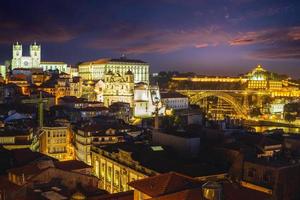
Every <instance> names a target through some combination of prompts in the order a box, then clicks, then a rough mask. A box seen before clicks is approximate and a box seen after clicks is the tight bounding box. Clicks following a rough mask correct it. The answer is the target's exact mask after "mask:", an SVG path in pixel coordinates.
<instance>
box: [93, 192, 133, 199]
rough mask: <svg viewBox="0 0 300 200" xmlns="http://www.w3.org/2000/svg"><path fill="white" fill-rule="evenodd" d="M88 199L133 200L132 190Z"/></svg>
mask: <svg viewBox="0 0 300 200" xmlns="http://www.w3.org/2000/svg"><path fill="white" fill-rule="evenodd" d="M88 199H89V200H133V191H132V190H131V191H127V192H118V193H114V194H105V195H100V196H95V197H89V198H88Z"/></svg>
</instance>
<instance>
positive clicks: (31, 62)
mask: <svg viewBox="0 0 300 200" xmlns="http://www.w3.org/2000/svg"><path fill="white" fill-rule="evenodd" d="M41 55H42V53H41V45H39V44H37V43H36V42H34V43H33V44H31V45H29V56H24V55H23V46H22V44H20V43H18V42H17V43H15V44H13V47H12V60H11V69H12V70H13V69H16V68H27V69H32V68H43V70H44V71H47V70H58V71H59V72H64V73H67V74H70V67H69V66H68V65H67V64H66V63H64V62H42V61H41Z"/></svg>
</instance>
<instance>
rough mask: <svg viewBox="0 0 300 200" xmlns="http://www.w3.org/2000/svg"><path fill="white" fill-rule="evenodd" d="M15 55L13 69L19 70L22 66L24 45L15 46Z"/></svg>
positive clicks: (16, 44) (12, 63) (17, 44)
mask: <svg viewBox="0 0 300 200" xmlns="http://www.w3.org/2000/svg"><path fill="white" fill-rule="evenodd" d="M12 48H13V55H12V57H13V58H12V62H11V68H12V69H14V68H18V67H21V65H22V44H20V43H18V42H17V43H15V44H13V47H12Z"/></svg>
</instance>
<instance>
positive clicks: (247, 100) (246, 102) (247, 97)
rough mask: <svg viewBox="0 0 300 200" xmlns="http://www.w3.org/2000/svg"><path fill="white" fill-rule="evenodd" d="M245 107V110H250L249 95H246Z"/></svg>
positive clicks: (244, 98) (244, 99)
mask: <svg viewBox="0 0 300 200" xmlns="http://www.w3.org/2000/svg"><path fill="white" fill-rule="evenodd" d="M243 106H244V108H246V109H247V110H249V96H248V94H247V93H245V94H244V97H243Z"/></svg>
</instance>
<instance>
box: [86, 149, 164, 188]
mask: <svg viewBox="0 0 300 200" xmlns="http://www.w3.org/2000/svg"><path fill="white" fill-rule="evenodd" d="M162 151H163V149H162ZM155 153H156V154H157V155H159V154H160V153H161V152H160V151H159V150H158V151H155V150H151V149H146V148H145V147H144V146H143V145H133V147H130V145H126V144H120V143H117V144H113V145H107V146H105V147H100V146H92V150H91V156H92V163H91V164H92V167H93V173H94V175H95V176H96V177H98V178H99V179H100V188H101V189H104V190H107V191H108V192H110V193H117V192H122V191H128V190H131V188H130V187H129V186H128V185H127V184H128V183H129V182H131V181H135V180H139V179H143V178H146V177H148V176H152V175H157V174H159V173H158V172H156V171H155V170H153V169H151V168H149V167H146V166H145V165H143V163H140V162H139V159H142V158H141V157H142V156H145V157H147V158H148V159H150V158H153V164H154V163H157V160H155ZM147 158H146V159H147ZM157 159H159V157H157ZM159 160H160V159H159ZM160 165H161V166H162V163H161V164H160Z"/></svg>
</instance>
